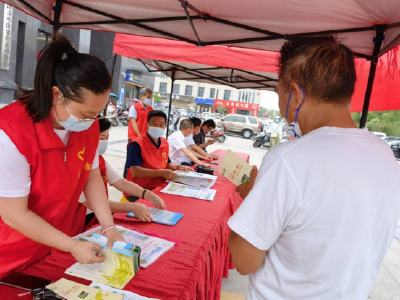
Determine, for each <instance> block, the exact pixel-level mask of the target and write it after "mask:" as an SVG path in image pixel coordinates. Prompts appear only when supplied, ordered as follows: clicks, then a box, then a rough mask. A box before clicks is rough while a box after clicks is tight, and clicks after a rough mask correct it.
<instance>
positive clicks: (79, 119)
mask: <svg viewBox="0 0 400 300" xmlns="http://www.w3.org/2000/svg"><path fill="white" fill-rule="evenodd" d="M62 97H63V98H64V101H65V103H66V104H65V107H66V108H67V110H68V112H69V114H70V115H72V113H71V111H70V110H69V108H68V106H69V107H70V108H71V110H72V111H74V110H73V109H72V107H71V104H69V102H68V100H67V98H65V97H64V95H63V96H62ZM98 115H99V114H96V115H95V116H94V117H93V118H85V119H81V118H78V117H77V116H75V115H74V116H75V117H76V118H77V119H78V121H79V122H93V121H97V120H100V119H104V118H105V116H104V117H100V118H99V117H98Z"/></svg>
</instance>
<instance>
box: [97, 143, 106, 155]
mask: <svg viewBox="0 0 400 300" xmlns="http://www.w3.org/2000/svg"><path fill="white" fill-rule="evenodd" d="M107 146H108V140H100V141H99V155H103V154H104V153H106V151H107Z"/></svg>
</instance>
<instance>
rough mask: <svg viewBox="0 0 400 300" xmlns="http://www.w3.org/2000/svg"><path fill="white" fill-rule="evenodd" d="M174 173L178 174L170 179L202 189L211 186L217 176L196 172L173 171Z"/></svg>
mask: <svg viewBox="0 0 400 300" xmlns="http://www.w3.org/2000/svg"><path fill="white" fill-rule="evenodd" d="M175 173H176V174H177V175H178V176H177V177H175V178H174V179H173V180H171V181H173V182H180V183H183V184H186V185H189V186H193V187H197V188H203V189H209V188H211V187H212V186H213V185H214V183H215V181H216V180H217V178H218V177H217V176H214V175H208V174H202V173H196V172H183V171H175Z"/></svg>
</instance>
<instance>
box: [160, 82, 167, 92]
mask: <svg viewBox="0 0 400 300" xmlns="http://www.w3.org/2000/svg"><path fill="white" fill-rule="evenodd" d="M166 92H167V83H166V82H160V93H166Z"/></svg>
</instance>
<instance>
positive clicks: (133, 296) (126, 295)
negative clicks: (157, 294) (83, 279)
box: [90, 281, 159, 300]
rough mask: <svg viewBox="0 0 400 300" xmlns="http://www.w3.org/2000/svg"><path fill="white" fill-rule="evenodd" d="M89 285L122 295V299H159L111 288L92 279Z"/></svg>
mask: <svg viewBox="0 0 400 300" xmlns="http://www.w3.org/2000/svg"><path fill="white" fill-rule="evenodd" d="M90 287H92V288H95V289H97V290H101V291H108V292H112V293H114V294H115V295H122V296H123V297H124V298H123V299H122V300H159V299H155V298H147V297H143V296H140V295H138V294H135V293H132V292H128V291H123V290H117V289H113V288H111V287H109V286H106V285H104V284H101V283H98V282H94V281H93V282H92V283H91V284H90ZM105 299H106V298H105Z"/></svg>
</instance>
